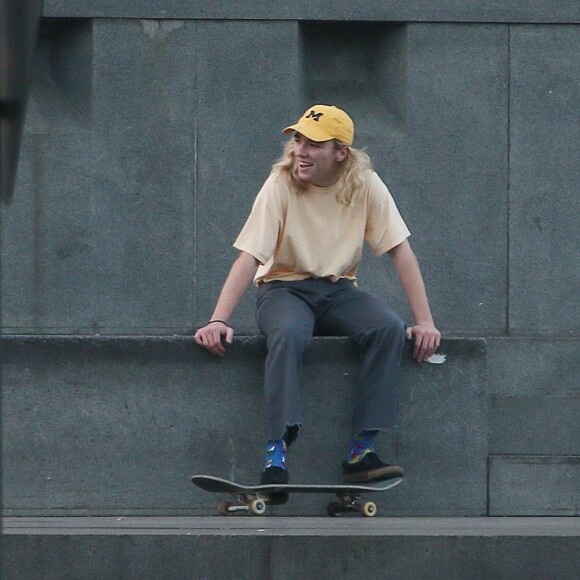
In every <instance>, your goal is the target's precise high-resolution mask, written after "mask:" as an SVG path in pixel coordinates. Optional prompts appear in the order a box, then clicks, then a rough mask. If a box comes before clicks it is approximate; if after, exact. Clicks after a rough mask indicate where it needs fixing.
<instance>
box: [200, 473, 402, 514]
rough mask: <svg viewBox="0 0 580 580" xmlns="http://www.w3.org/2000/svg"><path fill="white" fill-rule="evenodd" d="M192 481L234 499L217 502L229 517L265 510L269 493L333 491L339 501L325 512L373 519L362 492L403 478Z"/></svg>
mask: <svg viewBox="0 0 580 580" xmlns="http://www.w3.org/2000/svg"><path fill="white" fill-rule="evenodd" d="M191 481H192V482H193V483H194V484H195V485H197V487H200V488H201V489H203V490H205V491H209V492H212V493H229V494H231V495H233V496H234V497H236V498H237V500H238V502H237V503H233V502H231V501H222V502H221V503H220V504H219V509H218V511H219V514H220V515H222V516H230V515H233V514H234V513H236V512H240V511H246V512H249V513H251V514H252V515H255V516H262V515H264V514H265V513H266V509H267V506H268V504H274V503H277V502H276V501H271V499H270V498H269V496H268V494H279V493H288V494H291V493H334V494H336V496H337V498H338V500H334V501H331V502H330V503H329V504H328V507H327V509H326V513H327V514H328V515H329V516H332V517H337V516H340V515H341V514H343V513H345V512H358V513H360V514H361V515H363V516H365V517H368V518H372V517H374V516H375V515H376V514H377V504H376V503H375V502H373V501H362V502H359V498H360V496H361V495H362V494H364V493H372V492H378V491H386V490H387V489H391V488H393V487H395V486H396V485H399V483H401V482H402V481H403V478H402V477H397V478H394V479H385V480H382V481H373V482H369V483H366V484H354V483H352V484H349V483H344V484H340V483H339V484H335V485H319V484H295V483H289V484H286V485H272V484H270V485H241V484H239V483H236V482H235V481H229V480H227V479H222V478H221V477H214V476H212V475H194V476H193V477H192V478H191Z"/></svg>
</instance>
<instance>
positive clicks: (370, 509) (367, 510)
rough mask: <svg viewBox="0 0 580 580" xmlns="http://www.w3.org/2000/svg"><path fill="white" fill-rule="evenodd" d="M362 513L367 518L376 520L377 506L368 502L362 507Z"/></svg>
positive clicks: (372, 502)
mask: <svg viewBox="0 0 580 580" xmlns="http://www.w3.org/2000/svg"><path fill="white" fill-rule="evenodd" d="M361 513H362V515H363V516H365V517H367V518H374V517H375V516H376V515H377V504H376V503H375V502H374V501H366V502H365V503H363V505H362V509H361Z"/></svg>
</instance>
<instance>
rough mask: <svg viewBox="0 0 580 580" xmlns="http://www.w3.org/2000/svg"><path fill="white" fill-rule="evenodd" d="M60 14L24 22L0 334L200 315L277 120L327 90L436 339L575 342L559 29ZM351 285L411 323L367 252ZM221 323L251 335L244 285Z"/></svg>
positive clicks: (576, 40) (572, 101) (567, 108)
mask: <svg viewBox="0 0 580 580" xmlns="http://www.w3.org/2000/svg"><path fill="white" fill-rule="evenodd" d="M71 4H72V3H71ZM93 4H95V5H96V4H98V3H91V6H92V5H93ZM111 4H113V3H111ZM114 4H115V5H116V3H114ZM221 4H224V5H225V4H226V3H221ZM244 4H246V3H244ZM250 4H251V3H250ZM298 4H299V3H298ZM333 4H334V3H333ZM336 4H340V3H336ZM457 4H458V5H459V3H457ZM74 5H75V8H74V10H73V8H72V6H69V5H68V3H63V2H61V3H58V2H53V3H50V2H49V3H47V6H46V13H47V14H48V15H50V16H59V18H45V19H44V20H43V22H42V37H41V42H40V45H39V49H38V55H37V68H36V74H35V77H34V83H33V87H32V97H31V102H30V106H29V111H28V118H27V123H26V132H25V138H24V143H23V150H22V155H21V165H20V170H19V171H20V173H19V179H18V184H17V189H16V194H15V201H14V203H13V204H12V206H11V207H10V208H9V209H8V210H5V211H4V215H3V222H2V286H1V290H2V312H3V321H2V323H3V328H4V331H5V332H7V333H31V334H61V333H64V334H66V333H77V334H84V333H86V334H92V333H95V332H98V333H101V334H155V333H160V334H173V333H179V334H180V333H186V332H188V331H189V330H191V329H192V328H194V327H195V326H196V325H199V324H201V323H202V322H203V321H205V320H206V319H207V317H208V315H209V314H210V312H211V310H212V308H213V303H214V300H215V297H216V294H217V292H218V289H219V286H220V285H221V282H222V280H223V278H224V277H225V275H226V274H227V271H228V269H229V265H230V263H231V261H232V259H233V257H234V252H233V251H232V250H231V248H230V244H231V242H232V241H233V239H234V238H235V236H236V235H237V232H238V231H239V229H240V227H241V225H242V224H243V222H244V220H245V217H246V215H247V213H248V211H249V209H250V207H251V204H252V200H253V198H254V196H255V194H256V192H257V190H258V189H259V187H260V185H261V183H262V182H263V180H264V178H265V176H266V175H267V172H268V169H269V167H270V165H271V163H272V161H273V160H274V159H275V158H276V157H277V155H278V154H279V151H280V146H281V143H282V141H283V139H282V136H281V135H280V133H279V130H280V128H281V127H283V126H285V124H287V123H289V122H291V121H293V120H295V118H296V117H297V115H299V114H301V112H302V110H303V108H304V107H305V106H307V104H311V103H312V102H313V101H329V102H336V103H339V104H341V105H343V106H344V107H345V108H346V109H348V110H349V111H351V113H352V115H353V117H354V118H355V120H356V122H357V128H358V140H357V143H358V144H359V145H361V146H366V147H367V148H368V150H369V152H370V153H371V155H372V157H373V159H374V161H375V164H376V168H377V170H378V171H379V173H380V174H381V175H382V176H383V178H384V179H385V180H386V181H387V183H388V184H389V185H390V187H391V189H392V191H393V194H394V196H395V198H396V200H397V202H398V204H399V206H400V208H401V211H402V213H403V215H404V217H405V218H406V220H407V221H408V223H409V226H410V228H411V230H412V232H413V234H414V235H413V237H412V243H413V245H414V247H415V249H416V251H417V253H418V255H419V258H420V261H421V263H422V267H423V270H424V274H425V278H426V281H427V285H428V289H429V294H430V297H431V301H432V305H433V310H434V313H435V316H436V319H437V322H438V324H439V325H440V327H441V328H442V329H443V330H444V331H446V332H450V333H454V334H458V333H469V334H477V335H498V334H499V335H502V334H506V333H507V334H518V335H520V334H525V335H548V336H560V337H562V336H567V337H570V336H575V333H576V332H577V331H578V325H579V321H580V312H579V309H578V301H577V299H576V298H577V294H578V289H579V288H580V285H579V283H578V282H579V280H578V268H574V267H573V266H574V263H575V262H576V260H577V258H578V246H579V234H578V228H577V227H575V224H576V220H575V216H576V215H577V212H578V199H579V198H578V195H577V178H578V166H579V165H578V157H579V155H578V152H579V148H578V141H577V139H575V138H574V137H575V135H577V129H578V117H577V111H578V104H579V103H578V101H579V99H578V85H579V83H580V73H579V72H578V71H579V70H580V67H578V66H577V65H578V54H580V34H579V33H578V30H579V28H578V27H577V26H575V25H561V24H558V25H555V24H554V25H546V24H538V25H535V24H534V25H529V24H506V23H481V22H478V19H477V18H475V17H474V20H475V22H467V23H466V22H457V23H449V22H447V23H439V22H428V21H427V22H417V21H414V22H413V21H410V22H400V21H398V22H390V21H372V22H368V21H352V20H348V21H347V20H345V21H342V22H328V21H325V20H322V21H297V20H293V19H291V16H292V14H290V13H287V12H285V13H284V15H283V16H280V18H279V19H274V18H271V19H270V20H268V21H263V20H252V19H249V17H248V16H247V15H246V16H245V17H246V18H248V19H245V20H229V19H218V18H217V17H215V19H198V18H201V17H202V16H203V14H201V15H200V14H192V15H191V18H196V19H190V18H185V16H183V19H178V20H151V19H138V18H129V19H118V18H112V19H102V18H92V16H95V15H98V11H97V8H96V7H95V6H93V8H91V10H90V11H89V9H88V8H86V12H82V13H79V12H78V10H80V8H79V6H82V3H74ZM101 5H102V6H103V7H104V6H106V3H104V2H103V3H101ZM293 5H294V4H293ZM147 6H148V3H144V2H141V3H138V2H134V3H128V5H127V6H125V8H124V10H126V11H127V15H128V16H140V15H141V14H140V13H139V12H138V9H142V10H143V11H144V13H145V12H146V10H145V9H146V7H147ZM449 6H452V3H450V4H449ZM538 6H539V3H538ZM109 8H110V9H111V10H113V8H112V6H109ZM375 8H376V7H375ZM69 9H70V10H71V11H72V14H67V10H69ZM103 9H104V8H103ZM151 9H152V8H149V10H151ZM294 9H296V8H294ZM417 9H418V8H417ZM116 10H118V9H115V10H113V13H112V14H113V15H116V14H117V12H116ZM166 10H167V15H166V16H167V18H169V17H170V16H175V14H173V13H172V12H171V11H170V8H167V9H166ZM192 10H193V8H192ZM223 10H226V9H225V6H224V7H223ZM288 10H290V9H288ZM358 10H363V8H362V4H361V5H360V6H359V7H358ZM95 11H97V14H95ZM226 12H227V11H226ZM308 13H310V10H309V11H308ZM533 13H534V11H533V9H532V8H530V18H531V17H532V14H533ZM557 13H558V11H557V10H556V11H555V14H557ZM67 15H68V16H71V15H73V16H78V18H77V17H75V18H65V17H64V16H67ZM252 15H253V16H254V17H256V16H257V13H256V9H254V12H253V13H252ZM355 15H356V10H355V13H353V18H354V17H355ZM229 17H230V16H228V15H227V14H226V15H225V18H229ZM295 17H298V15H295ZM366 17H368V15H367V16H364V15H363V14H361V15H360V18H366ZM208 18H209V17H208ZM345 18H346V17H345ZM426 18H427V19H429V18H433V16H432V15H431V14H430V13H429V12H427V15H426ZM360 278H361V285H363V286H364V287H367V288H369V289H370V290H372V291H375V292H381V293H386V294H387V295H388V296H390V298H391V300H392V301H393V303H394V304H395V306H396V307H397V308H398V309H399V310H400V311H401V312H403V313H404V315H405V317H406V318H407V319H408V318H409V312H408V309H407V307H406V304H405V301H404V298H403V297H402V295H401V292H400V290H399V289H398V285H397V282H396V281H395V280H394V278H393V275H392V272H391V270H390V268H389V265H388V264H387V263H386V261H385V260H384V259H383V260H375V259H372V257H370V256H369V257H368V259H367V261H366V262H365V265H364V266H363V268H362V269H361V272H360ZM532 288H533V291H531V289H532ZM564 312H565V315H562V313H564ZM235 324H236V327H237V329H238V331H239V332H242V333H249V334H252V333H255V332H256V327H255V323H254V320H253V299H252V296H251V293H249V294H248V297H247V298H246V300H245V301H244V303H243V305H242V306H241V308H240V309H239V312H238V314H237V315H236V318H235Z"/></svg>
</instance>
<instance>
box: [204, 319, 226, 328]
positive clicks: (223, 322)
mask: <svg viewBox="0 0 580 580" xmlns="http://www.w3.org/2000/svg"><path fill="white" fill-rule="evenodd" d="M212 322H221V323H222V324H224V325H225V326H227V327H228V328H231V327H230V325H229V324H228V323H227V322H225V321H223V320H210V321H209V322H208V324H211V323H212Z"/></svg>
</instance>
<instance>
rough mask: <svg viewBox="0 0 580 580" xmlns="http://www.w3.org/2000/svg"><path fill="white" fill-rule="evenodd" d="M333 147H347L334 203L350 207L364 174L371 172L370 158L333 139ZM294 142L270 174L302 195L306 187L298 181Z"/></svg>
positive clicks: (288, 143) (289, 142)
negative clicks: (285, 182) (284, 181)
mask: <svg viewBox="0 0 580 580" xmlns="http://www.w3.org/2000/svg"><path fill="white" fill-rule="evenodd" d="M333 144H334V147H335V148H336V149H342V148H343V147H348V149H349V151H348V156H347V157H346V159H345V160H344V161H343V162H342V164H343V167H342V173H341V175H340V178H339V180H338V182H337V183H336V186H335V188H336V201H337V202H338V203H341V204H342V205H345V206H347V207H350V206H352V205H354V202H355V200H356V197H357V195H358V194H359V193H360V192H361V191H362V188H363V186H364V183H365V174H367V173H368V172H369V171H373V164H372V162H371V159H370V157H369V156H368V155H367V153H365V152H364V151H363V150H361V149H355V148H354V147H349V146H348V145H346V144H345V143H341V142H340V141H338V140H336V139H334V140H333ZM293 145H294V140H293V139H290V140H289V141H288V142H287V143H286V145H285V147H284V151H283V153H282V155H281V157H280V159H278V161H277V162H276V163H274V165H273V166H272V172H271V173H272V174H273V175H276V176H279V177H281V178H283V179H286V180H287V181H288V183H289V184H290V186H291V187H293V188H294V189H295V190H296V191H298V192H300V193H302V192H304V191H306V189H307V187H306V185H305V184H304V183H303V182H301V181H300V180H299V179H298V175H297V167H296V158H295V156H294V146H293Z"/></svg>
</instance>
